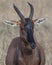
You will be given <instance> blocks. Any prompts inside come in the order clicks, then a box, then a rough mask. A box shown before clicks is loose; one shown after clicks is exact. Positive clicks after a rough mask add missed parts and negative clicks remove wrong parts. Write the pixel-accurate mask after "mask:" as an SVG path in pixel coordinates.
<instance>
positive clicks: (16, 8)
mask: <svg viewBox="0 0 52 65" xmlns="http://www.w3.org/2000/svg"><path fill="white" fill-rule="evenodd" d="M13 7H14V9H15V11H16V12H17V14H18V15H19V17H20V18H21V20H22V21H23V22H25V18H24V16H23V15H22V13H21V12H20V10H19V9H18V7H16V5H15V4H14V3H13Z"/></svg>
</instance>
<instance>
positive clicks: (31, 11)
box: [27, 2, 34, 19]
mask: <svg viewBox="0 0 52 65" xmlns="http://www.w3.org/2000/svg"><path fill="white" fill-rule="evenodd" d="M27 3H28V4H29V6H30V8H31V10H30V15H29V18H30V19H32V18H33V14H34V8H33V5H32V4H30V3H29V2H27Z"/></svg>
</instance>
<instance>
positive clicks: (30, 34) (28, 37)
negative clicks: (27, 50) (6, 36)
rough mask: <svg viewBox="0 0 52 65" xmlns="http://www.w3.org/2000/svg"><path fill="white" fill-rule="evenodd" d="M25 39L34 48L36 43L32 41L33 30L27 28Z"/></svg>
mask: <svg viewBox="0 0 52 65" xmlns="http://www.w3.org/2000/svg"><path fill="white" fill-rule="evenodd" d="M27 40H28V42H29V44H30V46H31V48H32V49H34V48H35V46H36V43H35V41H34V38H33V32H32V31H31V30H28V32H27Z"/></svg>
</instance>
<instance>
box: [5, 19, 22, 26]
mask: <svg viewBox="0 0 52 65" xmlns="http://www.w3.org/2000/svg"><path fill="white" fill-rule="evenodd" d="M4 23H5V24H6V25H9V26H13V27H15V26H17V25H20V24H21V23H20V21H19V22H18V21H14V20H5V21H4Z"/></svg>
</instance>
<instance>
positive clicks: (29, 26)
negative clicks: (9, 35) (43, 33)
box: [5, 3, 44, 49]
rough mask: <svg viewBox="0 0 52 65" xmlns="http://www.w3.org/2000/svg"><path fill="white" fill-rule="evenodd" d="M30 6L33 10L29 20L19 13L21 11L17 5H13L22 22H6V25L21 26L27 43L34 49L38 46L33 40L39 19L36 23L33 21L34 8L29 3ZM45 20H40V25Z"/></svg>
mask: <svg viewBox="0 0 52 65" xmlns="http://www.w3.org/2000/svg"><path fill="white" fill-rule="evenodd" d="M28 4H29V6H30V8H31V10H30V15H29V17H28V18H25V17H24V16H23V15H22V13H21V12H20V11H19V9H18V8H17V7H16V6H15V4H13V7H14V9H15V11H16V12H17V14H18V15H19V17H20V18H21V21H20V22H17V21H6V22H5V23H7V24H9V25H10V24H11V25H12V26H17V25H18V24H21V25H20V27H21V28H22V31H25V34H26V38H27V41H28V42H29V44H30V46H31V48H32V49H34V48H35V46H36V43H35V40H34V38H33V30H34V22H36V20H37V19H36V20H35V21H34V22H33V21H32V17H33V14H34V8H33V6H32V5H31V4H30V3H28ZM43 20H44V19H42V20H41V19H40V20H38V23H40V22H42V21H43Z"/></svg>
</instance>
